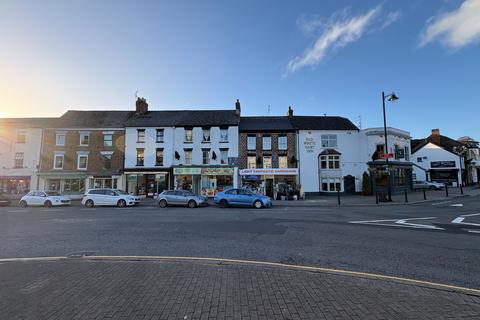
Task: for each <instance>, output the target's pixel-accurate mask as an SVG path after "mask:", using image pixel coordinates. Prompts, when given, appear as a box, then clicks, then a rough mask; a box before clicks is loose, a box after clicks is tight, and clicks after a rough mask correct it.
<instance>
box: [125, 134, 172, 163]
mask: <svg viewBox="0 0 480 320" xmlns="http://www.w3.org/2000/svg"><path fill="white" fill-rule="evenodd" d="M137 129H145V142H144V143H139V142H137ZM157 129H164V138H163V141H164V142H163V143H157V142H156V140H157ZM173 145H174V128H172V127H155V128H147V127H139V128H126V130H125V169H128V168H137V148H144V149H145V161H144V166H143V167H144V168H154V167H155V153H156V149H157V148H163V167H171V166H172V165H173V158H174V157H173V152H174V151H173Z"/></svg>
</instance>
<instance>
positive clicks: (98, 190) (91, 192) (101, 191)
mask: <svg viewBox="0 0 480 320" xmlns="http://www.w3.org/2000/svg"><path fill="white" fill-rule="evenodd" d="M89 193H90V194H105V190H103V189H95V190H90V192H89Z"/></svg>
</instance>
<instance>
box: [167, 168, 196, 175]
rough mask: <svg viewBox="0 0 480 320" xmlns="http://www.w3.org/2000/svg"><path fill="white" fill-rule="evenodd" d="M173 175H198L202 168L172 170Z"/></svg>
mask: <svg viewBox="0 0 480 320" xmlns="http://www.w3.org/2000/svg"><path fill="white" fill-rule="evenodd" d="M173 174H174V175H200V174H202V168H173Z"/></svg>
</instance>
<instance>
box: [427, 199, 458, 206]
mask: <svg viewBox="0 0 480 320" xmlns="http://www.w3.org/2000/svg"><path fill="white" fill-rule="evenodd" d="M451 202H453V200H449V201H442V202H435V203H432V206H439V205H442V204H447V203H451Z"/></svg>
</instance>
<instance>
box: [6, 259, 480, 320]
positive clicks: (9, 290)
mask: <svg viewBox="0 0 480 320" xmlns="http://www.w3.org/2000/svg"><path fill="white" fill-rule="evenodd" d="M0 318H1V319H53V320H55V319H182V320H189V319H232V320H233V319H242V320H243V319H245V320H246V319H312V320H313V319H315V320H317V319H479V318H480V297H479V296H474V295H466V294H462V293H457V292H449V291H443V290H437V289H432V288H426V287H419V286H413V285H409V284H402V283H398V282H390V281H382V280H375V279H366V278H360V277H352V276H344V275H336V274H329V273H318V272H307V271H299V270H293V269H287V268H280V267H268V266H258V265H254V266H253V265H242V264H221V263H207V262H205V263H204V262H198V261H197V262H191V261H121V260H116V261H111V260H95V261H93V260H84V259H70V260H63V261H50V262H47V261H43V262H38V261H37V262H7V263H2V264H0Z"/></svg>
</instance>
